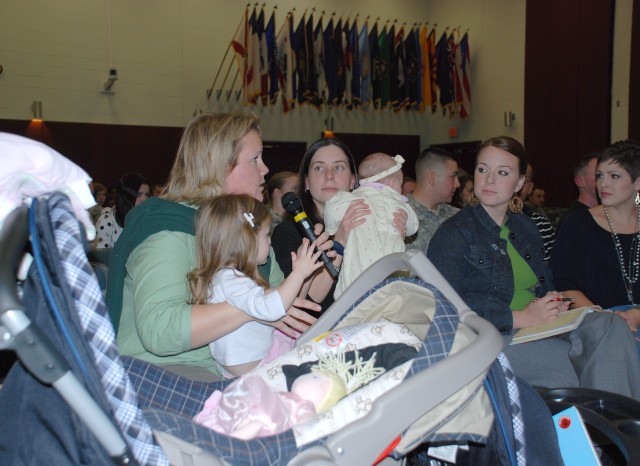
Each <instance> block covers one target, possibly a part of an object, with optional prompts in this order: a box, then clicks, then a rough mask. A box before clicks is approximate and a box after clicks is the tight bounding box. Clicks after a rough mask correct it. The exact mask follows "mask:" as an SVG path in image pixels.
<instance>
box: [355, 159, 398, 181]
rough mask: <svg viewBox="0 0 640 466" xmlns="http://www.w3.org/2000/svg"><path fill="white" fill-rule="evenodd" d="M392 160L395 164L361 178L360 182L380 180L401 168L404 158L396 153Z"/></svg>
mask: <svg viewBox="0 0 640 466" xmlns="http://www.w3.org/2000/svg"><path fill="white" fill-rule="evenodd" d="M393 160H394V161H395V164H394V165H393V166H392V167H390V168H387V169H386V170H385V171H383V172H380V173H378V174H376V175H373V176H370V177H369V178H362V179H361V180H360V183H373V182H374V181H378V180H381V179H382V178H384V177H385V176H388V175H391V174H392V173H395V172H397V171H398V170H400V169H401V168H402V164H403V163H404V158H403V157H402V156H401V155H396V156H395V157H394V158H393Z"/></svg>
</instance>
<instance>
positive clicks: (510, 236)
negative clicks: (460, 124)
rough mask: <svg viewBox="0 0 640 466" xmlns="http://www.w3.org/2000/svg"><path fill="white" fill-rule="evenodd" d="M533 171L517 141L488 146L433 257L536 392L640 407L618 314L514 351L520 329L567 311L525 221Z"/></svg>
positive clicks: (633, 363)
mask: <svg viewBox="0 0 640 466" xmlns="http://www.w3.org/2000/svg"><path fill="white" fill-rule="evenodd" d="M527 163H528V159H527V154H526V152H525V150H524V148H523V147H522V145H521V144H520V143H519V142H518V141H516V140H515V139H512V138H510V137H507V136H502V137H497V138H492V139H489V140H487V141H485V142H484V143H483V144H482V146H481V148H480V151H479V153H478V157H477V160H476V168H475V171H474V195H473V196H472V197H471V202H470V206H469V207H467V208H465V209H462V210H461V211H460V212H458V213H457V214H455V215H454V216H453V217H451V218H450V219H448V220H447V221H445V222H444V223H443V224H442V225H440V227H439V228H438V230H437V231H436V233H435V235H434V236H433V238H432V239H431V242H430V244H429V249H428V257H429V259H430V260H431V261H432V262H433V264H434V265H435V266H436V267H437V268H438V269H439V270H440V272H441V273H442V274H443V275H444V277H445V278H446V279H447V280H448V281H449V283H450V284H451V286H453V288H454V289H455V290H456V291H457V292H458V294H459V295H460V296H461V297H462V299H463V300H464V301H465V303H467V304H468V305H469V307H470V308H471V309H473V310H474V311H475V312H477V313H478V314H479V315H480V316H481V317H483V318H485V319H487V320H488V321H489V322H491V323H492V324H493V325H494V326H495V327H496V328H497V329H498V330H499V331H500V332H502V333H503V335H504V336H505V340H506V343H507V346H505V348H504V353H505V354H506V355H507V357H508V358H509V361H510V362H511V365H512V367H513V369H514V372H515V373H516V375H518V376H520V377H522V378H523V379H525V380H526V381H528V382H529V383H530V384H532V385H534V386H538V387H547V388H554V387H586V388H596V389H601V390H606V391H611V392H615V393H619V394H622V395H625V396H630V397H633V398H635V399H640V365H639V364H638V356H637V355H636V353H635V348H634V344H633V338H632V335H631V332H629V329H628V327H627V325H626V324H625V322H624V320H622V319H621V318H620V317H618V316H617V315H615V314H613V313H606V312H592V313H590V314H587V315H586V317H585V319H584V321H583V322H582V324H581V325H580V326H579V327H578V328H577V329H575V330H573V331H572V332H569V333H565V334H563V335H559V336H557V337H552V338H547V339H543V340H538V341H533V342H529V343H522V344H517V345H508V343H509V342H510V340H511V336H512V333H513V330H514V329H519V328H527V327H531V326H534V325H537V324H541V323H544V322H551V321H553V320H555V319H556V318H557V316H558V314H559V313H560V312H562V311H565V310H567V308H568V306H569V302H565V301H562V300H561V299H562V298H563V295H562V293H559V292H557V291H553V280H552V276H551V271H550V269H549V268H548V266H547V264H546V263H545V262H544V261H543V244H542V238H541V236H540V232H539V231H538V229H537V227H536V225H535V223H534V222H533V220H531V218H529V217H528V216H526V215H524V214H521V212H522V201H521V200H520V199H519V198H518V197H517V195H516V193H517V192H518V191H520V189H521V188H522V185H523V183H524V181H525V174H526V170H527Z"/></svg>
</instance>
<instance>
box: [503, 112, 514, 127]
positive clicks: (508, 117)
mask: <svg viewBox="0 0 640 466" xmlns="http://www.w3.org/2000/svg"><path fill="white" fill-rule="evenodd" d="M515 119H516V115H515V114H514V113H513V112H510V111H507V112H504V125H505V126H506V127H507V128H510V127H511V126H512V125H513V120H515Z"/></svg>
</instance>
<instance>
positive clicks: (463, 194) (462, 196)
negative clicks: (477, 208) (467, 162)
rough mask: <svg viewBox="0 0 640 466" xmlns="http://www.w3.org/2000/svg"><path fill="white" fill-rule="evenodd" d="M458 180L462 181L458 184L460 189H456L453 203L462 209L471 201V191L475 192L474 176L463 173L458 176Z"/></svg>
mask: <svg viewBox="0 0 640 466" xmlns="http://www.w3.org/2000/svg"><path fill="white" fill-rule="evenodd" d="M458 181H459V182H460V186H458V189H456V192H455V194H454V195H453V202H452V204H453V205H454V206H455V207H457V208H459V209H462V208H463V207H464V206H466V205H467V204H468V203H469V198H470V197H471V193H473V176H472V175H462V176H460V177H459V178H458Z"/></svg>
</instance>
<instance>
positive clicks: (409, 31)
mask: <svg viewBox="0 0 640 466" xmlns="http://www.w3.org/2000/svg"><path fill="white" fill-rule="evenodd" d="M323 22H324V15H323V17H321V18H320V19H319V20H318V22H317V23H314V20H313V13H312V14H310V15H309V16H308V17H307V15H306V12H305V14H304V15H303V16H302V19H301V20H300V21H299V23H298V24H297V26H294V18H293V12H289V13H288V14H287V16H286V19H285V22H284V24H283V25H282V26H281V27H280V29H279V31H278V32H277V33H276V24H275V9H274V11H273V12H272V14H271V17H270V19H269V20H268V21H267V22H266V24H265V14H264V9H260V11H258V9H257V7H254V8H253V11H251V12H250V11H249V8H248V7H247V9H246V10H245V12H244V15H243V18H242V20H241V22H240V25H239V26H238V30H237V32H236V34H235V36H234V38H233V40H232V42H231V47H232V49H233V51H234V53H235V58H236V62H237V65H238V72H239V75H240V76H242V95H243V102H244V104H254V105H257V104H262V105H276V104H278V101H280V102H281V103H282V106H283V109H284V111H285V112H287V111H289V110H291V109H293V108H295V107H296V105H303V104H309V105H314V106H316V107H318V108H320V107H321V106H322V105H328V106H330V107H340V108H346V109H356V108H361V109H386V108H391V109H393V110H395V111H402V110H415V111H420V112H425V111H430V112H431V113H435V112H436V111H437V107H438V104H439V105H440V108H441V110H442V112H443V114H449V115H450V116H453V115H455V114H459V115H460V117H461V118H466V117H467V116H468V115H469V114H471V55H470V51H469V37H468V33H465V34H464V35H463V37H462V38H460V37H459V36H460V33H459V30H457V29H456V30H453V31H451V32H449V31H448V30H446V31H445V32H443V33H442V35H441V36H440V38H439V39H437V40H436V31H435V28H432V29H431V30H430V31H429V29H428V27H427V26H426V25H414V26H413V27H411V28H406V27H405V26H404V25H397V23H396V22H394V23H391V24H390V23H389V22H387V23H385V24H384V25H380V24H378V21H376V22H375V23H374V24H373V26H372V27H371V28H369V24H368V21H365V22H364V24H363V25H362V26H361V27H360V28H359V27H358V26H359V25H358V19H357V18H356V19H354V20H353V21H350V20H349V19H347V20H343V19H342V18H340V19H338V20H337V21H334V17H333V15H332V17H331V18H330V19H329V21H328V22H327V24H326V26H324V25H323Z"/></svg>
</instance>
